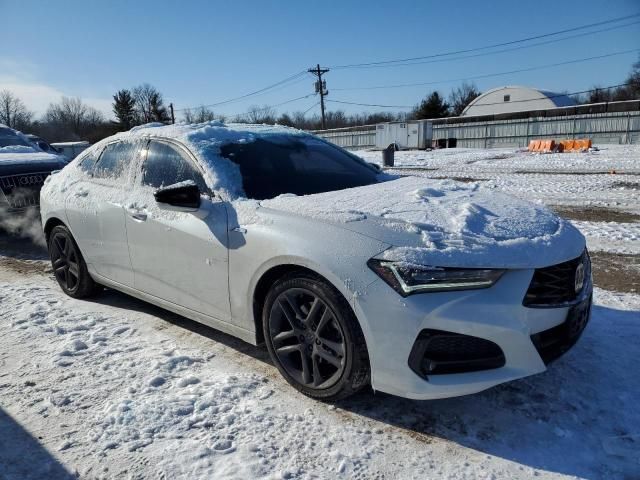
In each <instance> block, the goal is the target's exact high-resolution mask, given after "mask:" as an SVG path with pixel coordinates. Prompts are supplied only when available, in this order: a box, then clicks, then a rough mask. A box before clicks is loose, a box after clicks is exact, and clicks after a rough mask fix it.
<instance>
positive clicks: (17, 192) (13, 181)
mask: <svg viewBox="0 0 640 480" xmlns="http://www.w3.org/2000/svg"><path fill="white" fill-rule="evenodd" d="M47 176H49V172H35V173H25V174H20V175H10V176H7V177H0V188H1V189H2V193H4V196H5V198H6V199H7V202H9V208H12V209H14V208H15V209H19V208H27V207H37V206H38V205H39V204H40V189H41V188H42V185H44V181H45V179H46V178H47Z"/></svg>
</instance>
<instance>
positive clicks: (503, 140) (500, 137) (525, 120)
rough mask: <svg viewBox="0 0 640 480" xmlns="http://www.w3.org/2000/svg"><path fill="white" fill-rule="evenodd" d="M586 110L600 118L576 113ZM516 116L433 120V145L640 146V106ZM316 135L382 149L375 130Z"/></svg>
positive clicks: (352, 145) (354, 129)
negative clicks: (578, 142) (552, 142)
mask: <svg viewBox="0 0 640 480" xmlns="http://www.w3.org/2000/svg"><path fill="white" fill-rule="evenodd" d="M611 110H614V111H611ZM620 110H622V111H620ZM625 110H627V111H625ZM585 111H595V112H597V113H577V114H571V113H572V112H585ZM511 116H512V117H516V118H504V117H505V115H500V116H496V117H486V116H485V117H455V118H450V119H446V118H445V119H437V120H432V122H433V144H434V146H435V145H439V146H446V145H447V144H448V145H449V146H451V145H453V144H454V143H455V145H456V146H457V147H471V148H494V147H525V146H527V145H528V144H529V141H530V140H533V139H539V138H554V139H562V138H584V137H587V138H591V139H592V140H593V143H595V144H598V143H599V144H625V143H626V144H629V143H640V111H638V101H631V102H615V103H612V104H608V105H604V104H595V105H592V106H589V105H581V106H579V107H571V108H562V109H552V110H547V111H544V110H543V111H532V112H518V113H517V114H513V115H511ZM313 133H315V134H316V135H318V136H320V137H323V138H326V139H327V140H329V141H330V142H333V143H335V144H336V145H340V146H341V147H345V148H351V149H358V148H370V147H375V146H376V126H375V125H365V126H362V127H350V128H339V129H334V130H319V131H315V132H313ZM453 139H455V141H453Z"/></svg>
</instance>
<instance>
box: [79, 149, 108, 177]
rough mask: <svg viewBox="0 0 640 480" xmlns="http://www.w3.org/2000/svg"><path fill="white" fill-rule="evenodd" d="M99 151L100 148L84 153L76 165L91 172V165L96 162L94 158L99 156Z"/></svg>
mask: <svg viewBox="0 0 640 480" xmlns="http://www.w3.org/2000/svg"><path fill="white" fill-rule="evenodd" d="M101 151H102V149H97V150H94V151H91V152H89V153H86V154H84V156H83V157H81V158H79V159H78V167H80V170H82V171H83V172H86V173H93V167H94V165H95V163H96V160H97V159H98V158H99V157H100V152H101Z"/></svg>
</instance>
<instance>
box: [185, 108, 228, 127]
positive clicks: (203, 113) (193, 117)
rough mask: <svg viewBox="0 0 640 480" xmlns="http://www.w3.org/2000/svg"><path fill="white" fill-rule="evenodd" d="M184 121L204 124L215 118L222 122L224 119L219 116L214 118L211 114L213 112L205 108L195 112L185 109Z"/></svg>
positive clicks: (214, 115)
mask: <svg viewBox="0 0 640 480" xmlns="http://www.w3.org/2000/svg"><path fill="white" fill-rule="evenodd" d="M183 116H184V121H185V122H187V123H204V122H210V121H211V120H215V119H216V118H218V119H221V120H224V117H221V116H219V115H218V116H216V114H215V113H213V110H209V109H208V108H207V107H204V106H202V107H198V108H196V109H195V110H193V111H192V110H191V109H190V108H187V109H186V110H185V111H184V114H183Z"/></svg>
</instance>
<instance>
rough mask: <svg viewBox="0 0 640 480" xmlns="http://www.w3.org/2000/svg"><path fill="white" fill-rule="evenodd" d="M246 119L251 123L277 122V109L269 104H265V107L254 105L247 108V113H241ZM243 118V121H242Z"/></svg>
mask: <svg viewBox="0 0 640 480" xmlns="http://www.w3.org/2000/svg"><path fill="white" fill-rule="evenodd" d="M241 117H242V119H244V121H246V122H249V123H269V124H274V123H276V110H275V109H274V108H273V107H270V106H269V105H265V106H264V107H258V106H257V105H252V106H250V107H249V110H247V113H245V114H244V115H241ZM242 119H241V121H242Z"/></svg>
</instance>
